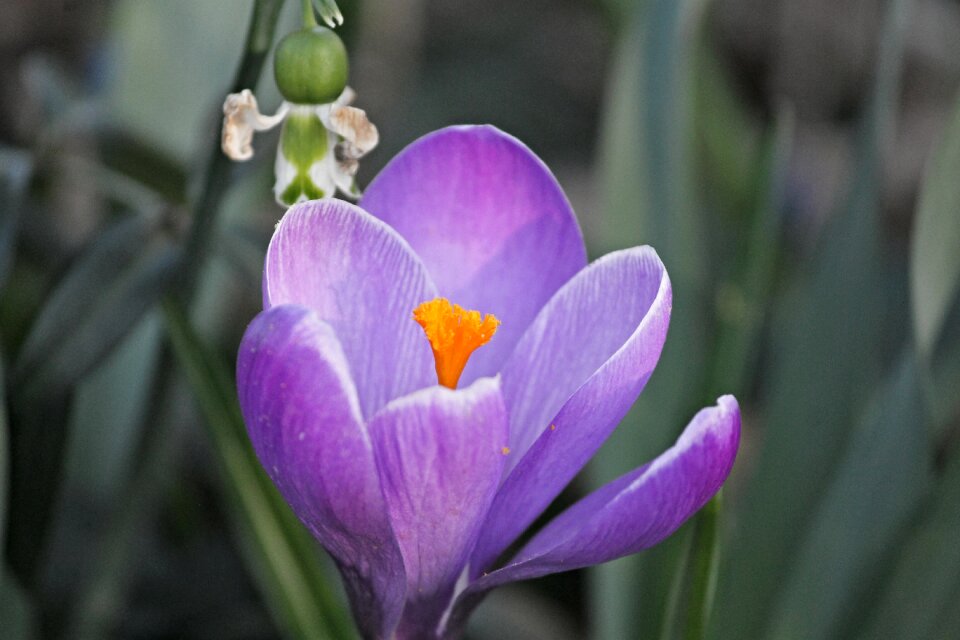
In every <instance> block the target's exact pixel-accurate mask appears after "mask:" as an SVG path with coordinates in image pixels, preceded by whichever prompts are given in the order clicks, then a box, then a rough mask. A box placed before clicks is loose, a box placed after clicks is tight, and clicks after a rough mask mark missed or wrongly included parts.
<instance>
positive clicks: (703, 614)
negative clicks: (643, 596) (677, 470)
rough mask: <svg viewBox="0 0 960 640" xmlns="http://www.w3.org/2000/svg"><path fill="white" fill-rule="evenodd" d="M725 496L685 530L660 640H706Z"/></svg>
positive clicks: (712, 501) (705, 508) (714, 585)
mask: <svg viewBox="0 0 960 640" xmlns="http://www.w3.org/2000/svg"><path fill="white" fill-rule="evenodd" d="M721 504H722V497H721V494H717V495H716V496H715V497H714V498H713V499H712V500H711V501H710V502H709V503H707V505H706V506H705V507H704V508H703V509H702V510H701V511H700V513H698V514H697V515H696V516H695V517H694V518H693V520H691V522H690V524H688V525H687V526H685V527H684V531H683V532H681V535H683V536H684V544H683V550H682V552H681V556H680V560H679V562H678V563H677V565H676V570H675V572H674V575H673V583H672V584H671V587H670V595H669V598H668V601H667V606H666V613H665V614H664V619H663V628H662V629H661V630H660V640H674V639H677V640H680V639H686V640H702V638H703V637H704V634H705V633H706V626H707V621H708V620H709V619H710V613H711V610H712V608H713V596H714V594H715V590H716V583H717V582H716V581H717V570H718V568H719V558H720V555H719V552H720V536H719V529H720V526H719V525H720V512H721Z"/></svg>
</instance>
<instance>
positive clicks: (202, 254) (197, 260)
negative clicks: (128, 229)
mask: <svg viewBox="0 0 960 640" xmlns="http://www.w3.org/2000/svg"><path fill="white" fill-rule="evenodd" d="M283 1H284V0H257V2H256V3H254V5H253V17H252V18H251V20H250V28H249V30H248V31H247V41H246V43H247V44H246V48H245V49H244V52H243V57H242V58H241V60H240V65H239V66H238V67H237V72H236V74H235V75H234V79H233V83H232V84H231V87H230V92H231V93H237V92H239V91H242V90H244V89H251V90H252V89H254V88H255V87H256V85H257V81H258V80H259V79H260V73H261V72H262V71H263V65H264V63H265V62H266V59H267V55H268V54H269V53H270V47H271V46H272V45H273V36H274V30H275V29H276V25H277V19H278V18H279V15H280V9H281V8H282V7H283ZM231 170H232V161H231V160H229V159H228V158H227V157H226V156H225V155H224V154H223V151H221V149H220V130H219V129H217V131H216V135H215V136H213V137H212V139H211V144H210V153H209V155H208V157H207V162H206V170H205V171H204V172H203V174H202V176H203V177H202V179H201V182H200V185H199V189H198V195H197V197H196V198H195V199H194V200H193V207H192V208H191V209H192V213H193V219H192V223H191V227H190V233H189V235H188V237H187V241H186V246H185V248H184V265H183V269H182V270H181V272H180V279H181V287H180V290H179V292H178V294H177V295H178V297H179V299H180V300H181V302H182V303H183V304H184V306H185V307H186V308H188V309H189V308H190V306H191V305H190V303H191V302H192V299H193V296H194V293H195V289H196V286H197V279H198V278H199V275H200V271H201V267H202V266H203V263H204V260H205V258H206V256H207V251H208V248H209V246H210V244H211V240H212V236H213V231H214V222H215V220H216V216H217V212H218V210H219V209H220V204H221V202H222V201H223V196H224V195H225V194H226V191H227V188H228V187H229V185H230V173H231Z"/></svg>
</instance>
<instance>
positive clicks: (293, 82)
mask: <svg viewBox="0 0 960 640" xmlns="http://www.w3.org/2000/svg"><path fill="white" fill-rule="evenodd" d="M273 74H274V76H275V77H276V80H277V87H278V88H279V89H280V93H281V94H282V95H283V97H284V98H286V99H287V100H288V101H290V102H292V103H294V104H329V103H331V102H333V101H334V100H336V99H337V98H338V97H339V96H340V94H341V93H343V89H344V87H346V86H347V48H346V47H344V46H343V41H342V40H340V37H339V36H338V35H337V34H335V33H334V32H333V31H331V30H330V29H327V28H326V27H313V28H310V29H301V30H300V31H294V32H293V33H290V34H288V35H287V36H286V37H284V39H283V40H281V41H280V44H279V45H277V51H276V55H275V57H274V61H273Z"/></svg>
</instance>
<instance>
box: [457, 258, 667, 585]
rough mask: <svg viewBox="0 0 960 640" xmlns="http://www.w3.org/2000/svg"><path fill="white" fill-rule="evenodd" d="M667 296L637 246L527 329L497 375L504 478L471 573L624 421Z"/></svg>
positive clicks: (566, 290) (604, 261)
mask: <svg viewBox="0 0 960 640" xmlns="http://www.w3.org/2000/svg"><path fill="white" fill-rule="evenodd" d="M671 300H672V297H671V289H670V279H669V277H668V276H667V272H666V270H665V269H664V267H663V263H662V262H660V258H659V257H658V256H657V254H656V252H655V251H654V250H653V249H651V248H650V247H635V248H633V249H625V250H623V251H618V252H614V253H611V254H608V255H606V256H604V257H603V258H600V259H599V260H597V261H595V262H594V263H593V264H591V265H590V266H589V267H587V268H586V269H584V270H583V271H582V272H580V273H579V274H577V276H576V277H575V278H573V280H571V281H570V282H568V283H567V284H566V285H565V286H564V287H563V288H562V289H561V290H560V291H558V292H557V294H556V295H555V296H554V297H553V298H552V299H551V300H550V302H549V303H548V304H547V306H546V307H544V309H543V311H542V312H541V313H540V315H539V316H537V319H536V320H535V321H534V322H533V324H532V325H530V328H529V329H528V330H527V332H526V333H525V334H524V336H523V338H522V339H521V341H520V343H519V344H518V345H517V348H516V350H515V352H514V354H513V355H512V356H511V357H510V359H509V360H508V362H507V364H506V366H505V367H504V370H503V392H504V399H505V400H506V403H507V409H508V411H509V412H510V448H511V455H510V460H508V462H507V465H508V468H507V471H508V472H509V475H508V476H507V478H506V480H505V481H504V484H503V486H502V487H501V488H500V491H499V493H498V494H497V497H496V499H495V500H494V504H493V506H492V507H491V509H490V515H489V516H488V519H487V523H486V525H485V526H484V531H483V535H482V537H481V539H480V541H479V543H478V545H477V549H476V551H475V552H474V554H473V558H472V561H471V571H472V573H473V575H477V574H478V573H479V572H481V571H483V570H485V569H487V568H488V567H489V566H490V564H491V563H492V562H493V561H494V560H495V559H496V557H497V556H498V555H499V554H500V553H501V552H502V551H503V550H504V549H506V547H507V546H508V545H509V544H510V543H511V542H513V540H514V539H515V538H516V537H517V536H518V535H519V534H520V533H521V532H523V530H524V529H525V528H526V527H527V526H528V525H529V524H530V523H532V522H533V521H534V520H535V519H536V517H537V516H538V515H539V514H540V513H541V512H542V511H543V510H544V509H545V508H546V507H547V505H549V504H550V502H551V501H552V500H553V499H554V498H555V497H556V496H557V495H558V494H559V493H560V491H562V490H563V488H564V487H565V486H566V485H567V484H568V483H569V482H570V480H572V479H573V477H574V476H575V475H576V474H577V472H578V471H579V470H580V469H581V468H582V467H583V465H584V464H586V462H587V461H588V460H589V459H590V457H591V456H593V454H594V453H595V452H596V451H597V449H599V447H600V445H601V444H602V443H603V441H604V440H606V438H607V437H608V436H609V435H610V433H611V432H612V431H613V429H614V428H616V426H617V424H618V423H619V422H620V420H621V419H622V418H623V416H624V415H626V413H627V411H628V410H629V408H630V406H631V405H632V404H633V402H634V401H635V400H636V398H637V396H638V395H639V394H640V391H641V390H642V389H643V387H644V385H645V384H646V382H647V380H648V379H649V378H650V375H651V374H652V373H653V370H654V367H655V366H656V364H657V360H658V359H659V358H660V352H661V351H662V349H663V343H664V340H665V339H666V335H667V326H668V324H669V321H670V309H671ZM515 456H516V457H515Z"/></svg>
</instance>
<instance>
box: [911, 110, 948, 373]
mask: <svg viewBox="0 0 960 640" xmlns="http://www.w3.org/2000/svg"><path fill="white" fill-rule="evenodd" d="M957 176H960V100H958V101H957V105H956V107H955V110H954V114H953V118H952V119H951V121H950V124H949V126H948V127H947V131H946V132H945V134H944V136H943V139H942V140H941V142H940V146H939V147H938V148H937V150H936V153H935V154H934V156H933V157H932V158H931V160H930V163H929V165H928V167H927V171H926V176H925V177H924V180H923V185H922V187H921V189H920V201H919V205H918V208H917V217H916V220H915V221H914V229H913V239H912V245H911V248H910V287H911V291H910V295H911V302H912V310H913V325H914V333H915V336H916V341H917V347H918V349H919V351H920V354H921V355H922V356H923V357H924V358H929V357H930V355H931V352H932V349H933V345H934V343H935V342H936V339H937V336H938V335H939V333H940V329H941V327H942V326H943V322H944V319H945V318H946V315H947V312H948V310H949V307H950V303H951V301H952V300H953V299H954V297H956V296H957V295H958V294H960V249H958V247H960V180H958V178H957Z"/></svg>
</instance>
